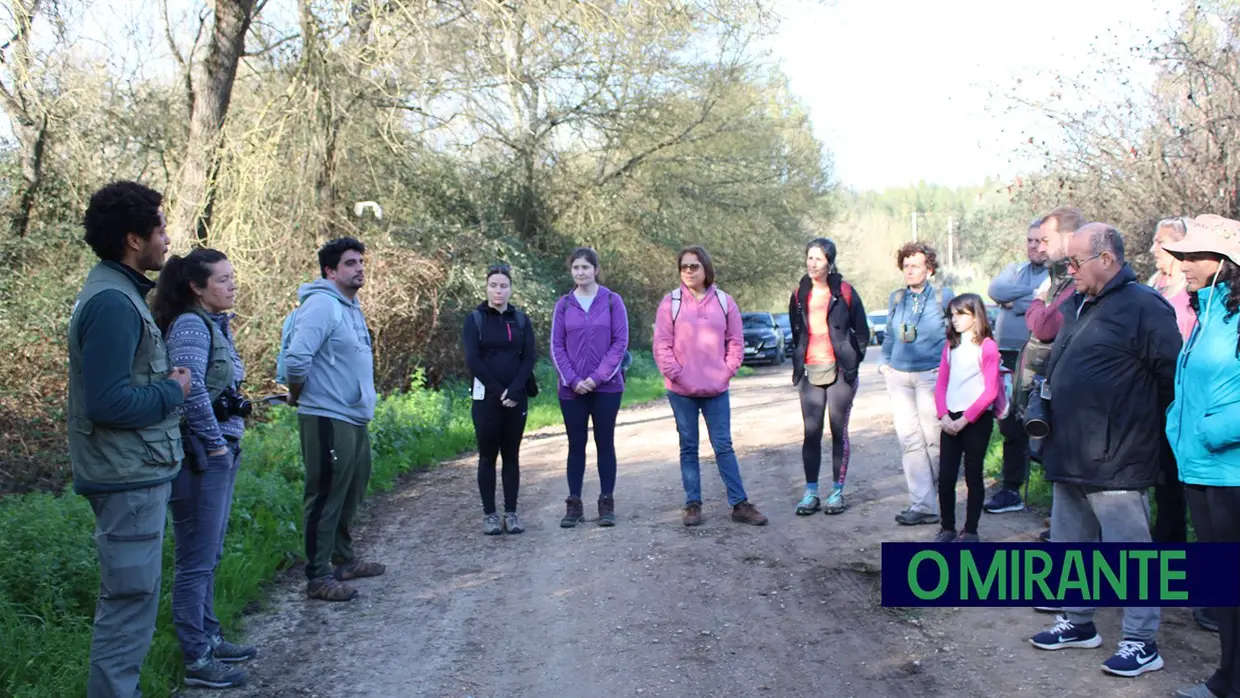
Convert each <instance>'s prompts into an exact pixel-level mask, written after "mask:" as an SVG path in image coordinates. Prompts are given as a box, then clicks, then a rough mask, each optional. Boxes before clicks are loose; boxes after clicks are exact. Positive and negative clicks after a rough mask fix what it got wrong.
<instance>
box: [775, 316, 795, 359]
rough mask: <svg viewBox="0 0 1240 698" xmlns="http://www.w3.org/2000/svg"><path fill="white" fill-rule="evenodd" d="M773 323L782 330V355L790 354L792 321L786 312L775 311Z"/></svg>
mask: <svg viewBox="0 0 1240 698" xmlns="http://www.w3.org/2000/svg"><path fill="white" fill-rule="evenodd" d="M775 324H777V325H779V328H780V329H781V330H783V331H784V356H792V321H791V318H789V317H788V313H775Z"/></svg>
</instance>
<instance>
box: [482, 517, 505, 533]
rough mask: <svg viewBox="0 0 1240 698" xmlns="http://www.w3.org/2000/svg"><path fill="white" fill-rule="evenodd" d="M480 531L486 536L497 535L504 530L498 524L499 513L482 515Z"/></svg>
mask: <svg viewBox="0 0 1240 698" xmlns="http://www.w3.org/2000/svg"><path fill="white" fill-rule="evenodd" d="M482 532H483V533H485V534H487V535H488V536H498V535H499V534H501V533H503V532H504V529H503V528H502V527H501V526H500V524H499V514H487V515H486V516H483V517H482Z"/></svg>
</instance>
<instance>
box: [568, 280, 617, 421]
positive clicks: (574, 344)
mask: <svg viewBox="0 0 1240 698" xmlns="http://www.w3.org/2000/svg"><path fill="white" fill-rule="evenodd" d="M628 348H629V314H628V310H627V309H625V307H624V301H623V300H622V299H621V298H620V295H619V294H617V293H613V292H612V291H611V289H609V288H607V287H605V286H599V287H598V294H597V295H595V297H594V301H593V302H592V303H591V304H590V310H589V311H588V312H587V311H586V309H585V308H583V307H582V306H581V303H580V301H578V300H577V296H576V295H575V292H573V293H569V294H567V295H565V296H563V297H561V298H560V300H559V302H557V303H556V304H555V313H554V314H553V315H552V316H551V361H552V363H554V364H555V370H556V372H557V373H559V374H560V381H559V385H558V388H559V390H558V391H557V394H558V395H559V396H560V397H561V398H562V399H565V400H571V399H573V398H575V397H578V395H577V393H575V392H573V386H575V385H577V383H578V382H580V381H583V380H585V379H587V378H593V379H594V382H595V384H596V385H597V387H595V389H594V392H598V393H620V392H624V377H623V376H622V375H621V374H620V364H621V362H622V361H623V360H624V352H625V351H627V350H628Z"/></svg>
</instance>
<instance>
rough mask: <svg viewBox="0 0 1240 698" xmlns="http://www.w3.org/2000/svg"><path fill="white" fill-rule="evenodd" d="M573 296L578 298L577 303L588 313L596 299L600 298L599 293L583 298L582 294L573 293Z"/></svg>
mask: <svg viewBox="0 0 1240 698" xmlns="http://www.w3.org/2000/svg"><path fill="white" fill-rule="evenodd" d="M573 295H574V296H576V297H577V302H578V303H580V304H581V307H582V308H584V309H585V311H586V312H587V313H588V312H590V306H591V305H593V304H594V299H595V298H597V297H598V291H595V292H594V295H592V296H583V295H581V294H580V293H573Z"/></svg>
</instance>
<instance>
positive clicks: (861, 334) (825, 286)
mask: <svg viewBox="0 0 1240 698" xmlns="http://www.w3.org/2000/svg"><path fill="white" fill-rule="evenodd" d="M805 269H806V274H805V276H803V277H802V278H801V284H800V286H799V287H798V288H797V290H796V291H794V292H793V293H792V298H791V299H790V300H789V302H788V320H789V323H790V324H791V326H792V341H793V347H792V384H793V385H796V386H798V392H799V393H800V396H801V417H802V419H804V421H805V440H804V442H803V443H802V446H801V458H802V460H803V461H804V464H805V496H804V497H802V498H801V501H800V503H799V504H797V510H796V511H797V514H799V515H801V516H807V515H809V514H813V513H814V512H815V511H818V508H819V506H820V505H821V502H822V498H821V497H820V496H819V493H818V471H819V470H820V468H821V466H822V428H823V422H824V421H825V420H826V419H827V413H828V412H829V413H830V420H831V472H832V477H833V480H832V483H833V486H832V488H831V493H830V494H829V495H828V496H827V498H826V500H827V501H826V504H825V506H823V509H824V511H825V512H826V513H828V514H839V513H840V512H842V511H844V478H845V477H846V476H847V474H848V457H849V443H848V417H849V414H850V413H851V412H852V404H853V398H855V397H856V395H857V377H858V372H859V368H860V366H861V362H862V361H864V360H865V350H866V348H867V347H868V346H869V344H870V325H869V322H868V321H867V320H866V316H865V306H864V305H863V304H862V302H861V297H860V296H858V295H857V294H856V292H855V291H854V290H853V288H852V286H851V285H850V284H849V283H848V282H847V281H844V279H843V277H842V276H840V273H839V271H838V270H837V269H836V267H835V243H834V242H832V241H830V240H827V239H826V238H815V239H814V240H812V241H810V243H809V245H808V246H807V247H806V249H805Z"/></svg>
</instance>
